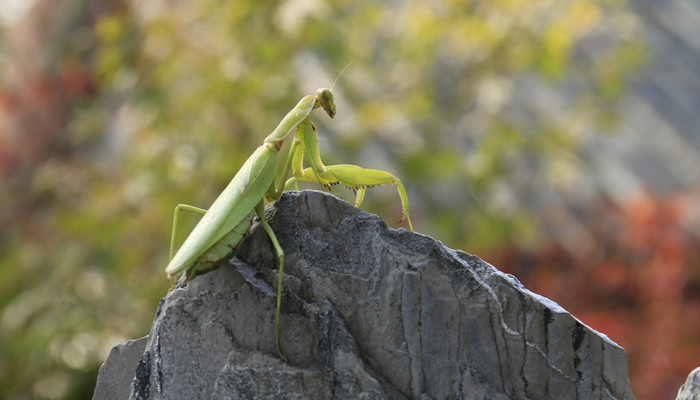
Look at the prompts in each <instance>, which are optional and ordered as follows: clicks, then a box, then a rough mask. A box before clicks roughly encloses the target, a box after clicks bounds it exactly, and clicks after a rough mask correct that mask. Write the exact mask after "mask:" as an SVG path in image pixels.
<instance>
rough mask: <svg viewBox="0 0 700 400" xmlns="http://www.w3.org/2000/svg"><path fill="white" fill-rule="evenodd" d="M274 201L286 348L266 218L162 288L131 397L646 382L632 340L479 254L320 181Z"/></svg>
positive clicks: (615, 390) (596, 392) (302, 395)
mask: <svg viewBox="0 0 700 400" xmlns="http://www.w3.org/2000/svg"><path fill="white" fill-rule="evenodd" d="M266 211H267V214H268V218H269V221H270V224H271V226H272V228H273V229H274V231H275V232H276V234H277V237H278V238H279V240H280V243H281V245H282V247H283V248H284V250H285V254H286V263H285V270H284V275H285V276H284V289H285V293H284V297H283V303H282V304H283V315H282V320H281V345H282V352H283V353H284V354H285V355H286V356H287V358H288V359H289V362H288V363H285V362H283V361H281V360H280V359H279V358H278V357H277V356H276V352H275V345H274V337H275V335H274V314H275V301H276V292H275V290H274V289H273V287H272V286H271V285H270V284H268V282H276V272H277V270H276V269H277V266H278V261H277V258H276V256H275V252H274V251H273V249H272V246H271V244H270V241H269V239H268V238H267V235H266V234H265V232H264V231H263V230H262V229H261V228H260V227H259V225H258V224H254V226H253V228H252V230H251V233H250V235H249V236H248V238H247V239H246V241H245V243H244V244H243V246H242V248H241V250H240V251H239V254H238V255H237V257H238V258H234V259H232V260H231V262H230V263H229V264H226V265H224V266H223V267H221V268H219V269H217V270H215V271H213V272H210V273H208V274H205V275H202V276H199V277H197V278H195V279H194V280H193V281H191V282H189V283H188V284H187V285H186V286H185V287H181V286H180V285H178V287H177V288H176V289H175V290H173V291H171V292H170V293H169V294H168V295H167V296H166V297H165V298H164V299H163V300H162V301H161V304H160V307H159V308H158V311H157V312H156V317H155V320H154V323H153V327H152V330H151V333H150V334H149V336H148V339H147V340H148V343H147V344H146V346H145V350H144V351H143V352H142V353H141V355H140V357H139V358H138V359H136V358H135V357H132V358H131V361H130V362H131V363H132V364H133V365H132V366H131V371H135V372H133V376H134V379H133V381H132V384H131V395H132V397H133V398H137V399H160V398H164V399H165V398H227V399H228V398H230V399H263V398H289V399H306V398H310V399H329V398H336V399H405V398H411V399H563V398H566V399H592V398H595V399H633V398H634V397H633V396H632V393H631V390H630V386H629V380H628V377H627V356H626V354H625V352H624V350H623V349H622V348H621V347H619V346H618V345H616V344H615V343H613V342H612V341H610V340H609V339H608V338H607V337H606V336H605V335H602V334H600V333H598V332H596V331H594V330H593V329H591V328H589V327H587V326H586V325H584V324H583V323H581V322H580V321H578V320H577V319H576V318H574V317H573V316H572V315H571V314H569V313H567V312H566V311H565V310H564V309H562V308H561V307H560V306H558V305H557V304H556V303H554V302H552V301H550V300H548V299H546V298H543V297H541V296H539V295H537V294H534V293H532V292H530V291H528V290H527V289H525V288H524V287H523V286H522V285H521V284H520V283H519V282H518V281H517V280H516V279H515V278H514V277H512V276H509V275H506V274H503V273H501V272H500V271H498V270H497V269H496V268H494V267H493V266H491V265H489V264H487V263H486V262H484V261H482V260H481V259H479V258H478V257H475V256H472V255H469V254H467V253H464V252H462V251H455V250H452V249H449V248H447V247H445V246H444V245H442V244H441V243H440V242H437V241H435V240H434V239H432V238H430V237H428V236H424V235H421V234H417V233H411V232H408V231H406V230H404V229H398V230H395V229H388V228H387V227H386V225H385V224H384V222H383V221H382V220H381V219H380V218H379V217H377V216H375V215H372V214H369V213H367V212H364V211H362V210H360V209H357V208H354V207H352V206H351V205H349V204H348V203H346V202H344V201H342V200H340V199H338V198H336V197H334V196H332V195H330V194H327V193H323V192H314V191H304V192H287V193H285V194H284V195H283V196H282V198H281V199H280V200H279V201H278V202H277V203H275V204H274V205H273V206H270V207H268V208H267V210H266ZM252 266H255V267H252ZM112 358H113V357H112V355H110V358H109V359H108V361H107V362H106V363H105V364H107V363H110V362H111V363H114V362H115V361H114V360H111V359H112ZM102 375H103V373H102V370H101V376H100V381H99V382H100V383H101V384H102V385H104V384H106V380H107V379H105V378H104V377H103V376H102ZM120 382H121V381H120ZM100 390H101V388H100V385H99V383H98V388H97V389H96V392H95V394H96V398H98V397H97V394H98V392H99V391H100Z"/></svg>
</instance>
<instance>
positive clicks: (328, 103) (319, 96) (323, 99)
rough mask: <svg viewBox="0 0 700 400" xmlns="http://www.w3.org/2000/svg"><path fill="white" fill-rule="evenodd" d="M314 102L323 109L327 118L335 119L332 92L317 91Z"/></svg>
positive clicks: (325, 89) (327, 90)
mask: <svg viewBox="0 0 700 400" xmlns="http://www.w3.org/2000/svg"><path fill="white" fill-rule="evenodd" d="M316 101H317V102H318V103H319V104H320V105H321V107H323V110H324V111H326V114H328V116H329V117H331V118H333V117H335V101H334V100H333V92H331V90H330V89H327V88H321V89H318V91H317V92H316Z"/></svg>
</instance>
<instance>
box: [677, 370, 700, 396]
mask: <svg viewBox="0 0 700 400" xmlns="http://www.w3.org/2000/svg"><path fill="white" fill-rule="evenodd" d="M676 400H700V367H698V368H695V369H694V370H693V371H692V372H691V373H690V375H688V379H687V380H686V381H685V384H684V385H683V386H681V388H680V390H678V397H676Z"/></svg>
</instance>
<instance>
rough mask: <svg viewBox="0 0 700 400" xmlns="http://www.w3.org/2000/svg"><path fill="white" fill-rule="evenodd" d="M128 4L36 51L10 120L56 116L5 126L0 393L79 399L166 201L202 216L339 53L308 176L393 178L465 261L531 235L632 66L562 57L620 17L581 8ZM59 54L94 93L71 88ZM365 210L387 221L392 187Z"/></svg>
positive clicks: (623, 58)
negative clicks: (534, 193)
mask: <svg viewBox="0 0 700 400" xmlns="http://www.w3.org/2000/svg"><path fill="white" fill-rule="evenodd" d="M135 4H137V5H135V6H134V7H133V8H130V7H125V6H122V7H115V8H114V11H112V12H111V13H108V14H103V15H100V16H99V18H98V19H97V22H96V23H95V25H94V26H92V25H89V26H77V27H75V32H78V30H80V33H81V35H85V36H89V40H88V41H87V43H90V46H88V47H89V48H87V49H85V48H80V49H74V48H71V47H70V46H68V47H66V46H64V45H65V43H60V40H63V39H61V37H52V38H46V40H47V41H50V40H53V41H56V42H57V43H55V49H52V54H58V55H56V56H55V57H56V58H57V59H58V60H59V61H60V62H58V61H57V65H59V66H60V67H59V68H58V69H59V70H60V71H59V72H56V71H55V70H48V71H44V73H45V74H46V76H48V77H50V78H51V79H53V80H54V81H55V82H56V85H57V86H56V87H57V88H58V89H56V90H57V93H58V94H57V95H51V94H50V93H49V94H47V93H46V92H41V93H39V95H37V96H36V97H30V100H26V101H25V102H23V103H22V102H20V106H19V107H17V108H13V109H12V110H11V114H12V115H15V116H17V115H25V116H26V115H36V113H38V112H42V111H46V112H49V111H51V112H54V111H55V110H59V112H60V113H61V114H60V115H61V118H59V119H58V120H56V121H55V122H54V123H53V124H52V125H51V126H49V127H46V126H37V125H34V124H35V123H37V122H36V121H34V120H32V119H31V118H19V117H18V118H17V120H18V121H20V122H18V125H17V126H19V128H17V130H18V132H23V131H27V132H29V131H31V132H38V135H39V141H38V142H36V143H40V144H39V145H34V146H39V149H38V150H36V151H34V152H32V153H21V157H19V158H16V159H15V158H13V157H16V154H12V153H11V152H10V150H7V149H9V148H7V149H6V150H5V151H3V150H0V168H2V170H0V176H3V177H4V178H3V179H4V181H3V195H2V197H3V199H2V201H3V207H2V208H1V209H0V222H2V223H3V226H4V227H5V229H4V230H3V231H2V233H0V254H2V258H1V259H0V273H1V274H2V276H3V279H2V280H1V281H0V289H1V290H0V343H2V344H0V360H2V362H1V363H0V392H2V393H4V394H6V395H7V396H8V398H20V399H21V398H71V397H73V396H76V393H79V392H80V391H81V390H83V391H84V389H81V388H84V386H85V379H86V378H85V377H86V376H94V373H95V369H96V368H97V366H98V365H99V363H100V362H102V361H103V360H104V358H105V357H106V355H107V351H108V349H109V348H110V346H112V345H114V344H116V343H118V342H119V341H124V340H126V339H128V338H136V337H139V336H141V335H145V334H146V333H147V329H148V326H149V325H150V323H151V320H152V317H153V313H154V311H155V307H156V306H157V299H158V298H159V297H161V296H162V295H164V294H165V293H166V291H167V289H168V285H169V283H168V282H167V281H166V279H165V275H164V273H163V269H164V267H165V265H166V261H167V257H168V243H169V232H170V224H171V218H172V210H173V208H174V207H175V205H176V204H177V203H179V202H181V203H188V204H193V205H199V206H202V207H206V206H207V205H208V204H210V203H211V201H212V200H213V199H214V198H215V196H216V195H217V194H218V193H219V192H220V191H221V190H222V189H223V187H224V186H225V185H226V183H227V182H228V180H229V179H230V178H231V177H232V176H233V175H234V174H235V173H236V171H237V169H238V168H239V166H240V165H241V164H242V163H243V161H244V160H245V159H246V158H247V157H248V155H250V153H251V152H252V151H253V150H254V148H255V147H256V146H257V145H259V144H260V142H261V140H262V138H264V137H265V136H266V135H267V134H268V133H269V132H270V131H271V130H272V128H274V127H275V126H276V125H277V123H278V122H279V120H280V119H281V118H282V116H283V115H284V114H285V113H286V112H287V111H289V110H290V109H291V108H292V107H293V106H294V104H296V102H297V101H298V99H299V98H301V96H302V95H305V94H310V93H314V91H315V90H316V88H317V87H321V86H327V85H329V84H330V83H327V82H326V78H325V77H324V74H323V73H325V74H327V75H328V80H331V81H332V80H333V79H334V78H335V74H336V73H337V71H340V70H341V69H342V67H343V66H344V65H346V64H347V63H348V62H349V61H351V60H355V63H354V64H353V65H352V66H351V67H350V68H349V69H348V70H347V71H346V72H345V73H344V75H343V76H342V77H340V79H339V80H338V83H337V85H336V87H335V90H334V91H335V94H336V101H337V104H338V116H337V117H336V119H335V120H333V121H331V120H329V119H328V118H324V117H323V116H319V117H317V118H315V120H316V121H317V124H318V127H319V136H320V140H321V147H322V155H323V156H324V161H326V163H327V164H332V163H337V162H347V163H356V164H360V165H362V166H365V167H368V168H379V169H385V170H387V171H390V172H392V173H393V174H395V175H396V176H397V177H400V178H401V180H402V181H403V182H404V184H405V186H406V188H407V190H408V196H409V200H410V201H411V216H412V218H413V220H414V226H415V227H416V229H417V230H418V231H420V232H424V233H427V234H431V235H433V236H435V237H437V238H439V239H440V240H442V241H444V242H445V243H446V244H448V245H450V246H452V247H457V248H464V249H466V250H469V251H475V250H484V249H489V248H493V247H494V246H498V245H499V244H502V243H504V242H511V241H518V240H519V238H522V237H524V236H526V237H533V236H535V235H534V233H535V232H536V231H537V229H536V218H535V217H534V216H533V215H531V214H529V213H528V212H527V211H526V210H524V209H523V208H522V206H521V204H520V202H519V201H518V200H517V199H518V198H520V197H521V196H524V195H526V194H527V191H528V190H530V188H532V187H534V186H536V185H557V184H566V183H569V182H571V180H572V179H573V178H575V176H576V173H577V172H578V171H579V170H580V165H579V164H580V163H579V161H578V160H577V159H576V158H575V157H574V156H572V151H573V150H575V149H576V147H577V145H578V144H579V142H580V140H581V139H582V138H583V137H585V134H587V133H588V132H591V131H592V130H594V129H596V128H597V127H599V126H600V125H599V124H600V123H601V121H608V120H609V107H607V106H608V105H609V104H611V102H612V101H614V99H615V97H616V96H618V95H619V94H620V93H622V91H623V89H624V79H623V76H624V75H625V74H627V73H628V71H630V70H631V69H633V68H634V67H635V65H636V64H637V62H638V61H639V60H640V54H641V50H640V47H639V46H638V45H637V44H635V43H628V42H625V41H623V40H621V39H619V38H615V37H608V40H607V44H606V45H605V46H604V47H605V48H604V49H603V50H601V51H603V52H604V54H605V60H604V62H601V61H599V60H596V61H595V62H594V60H586V59H585V58H584V57H579V56H578V53H577V51H578V50H577V46H580V43H581V41H582V40H583V39H586V38H589V37H591V36H594V35H603V32H605V31H604V29H603V26H604V25H602V24H601V18H602V15H603V13H604V12H606V15H615V12H616V9H615V8H614V7H613V6H609V5H604V4H601V3H599V2H595V1H590V0H575V1H571V2H564V3H552V2H551V1H543V0H534V1H527V2H526V1H514V0H499V1H495V2H494V1H488V2H487V1H470V2H463V1H444V2H422V1H405V2H390V3H386V2H382V1H363V2H357V1H341V2H328V1H323V0H309V1H303V0H287V1H282V2H270V1H223V0H207V1H198V2H166V1H148V2H135ZM607 18H612V17H607ZM62 48H68V49H69V50H65V51H66V52H68V51H69V52H70V53H71V59H80V60H82V61H80V63H79V64H80V65H79V68H78V70H79V71H82V74H83V75H80V76H82V77H83V78H84V79H86V80H88V81H89V84H90V86H91V87H92V89H90V88H83V89H80V90H74V89H71V88H72V86H70V83H71V82H74V80H70V79H69V78H70V76H69V75H66V74H63V72H65V71H72V69H71V68H74V67H75V65H74V64H75V63H73V64H71V63H69V62H64V56H65V55H64V54H63V53H62V51H61V50H56V49H62ZM312 62H316V63H319V64H320V65H321V66H322V70H323V71H320V70H319V69H317V68H316V67H315V66H314V65H312V64H311V63H312ZM46 76H40V75H39V76H34V77H33V78H32V79H36V81H42V82H43V80H45V79H47V78H46ZM572 81H573V82H577V83H578V84H577V85H570V84H569V83H568V82H572ZM52 82H53V81H52ZM25 83H26V86H25V88H24V89H22V90H25V89H26V88H30V87H34V86H32V85H33V82H25ZM331 83H332V82H331ZM20 89H21V88H20ZM559 89H562V91H563V92H565V93H566V96H562V97H561V98H557V101H556V102H555V104H554V105H552V104H551V102H550V103H548V102H547V96H548V95H551V94H552V93H553V92H555V91H556V90H559ZM564 89H566V90H564ZM17 93H18V92H13V91H12V89H10V88H9V86H8V89H6V91H5V93H4V94H5V95H6V96H14V95H17V96H19V95H18V94H17ZM42 96H43V97H42ZM20 97H21V96H19V97H18V98H20ZM32 99H33V100H32ZM523 104H525V105H524V106H523ZM598 104H605V105H606V107H602V108H599V107H598ZM516 106H517V107H516ZM52 115H53V114H52ZM57 126H58V127H60V129H59V130H56V129H55V128H56V127H57ZM56 132H58V133H56ZM8 137H9V136H0V139H4V140H5V141H7V142H8V143H10V142H9V140H8V139H7V138H8ZM27 146H28V145H27ZM8 160H9V161H8ZM10 161H11V162H10ZM311 187H313V186H311ZM365 204H366V206H365V207H364V208H366V209H368V210H370V211H372V212H377V213H379V214H380V215H382V216H383V217H384V218H385V219H386V220H387V221H389V223H390V224H391V222H393V221H397V220H399V219H400V207H399V205H398V201H397V199H396V196H395V190H394V188H377V189H374V190H371V191H369V192H368V194H367V197H366V203H365ZM194 221H195V219H194V217H193V218H192V220H191V223H192V224H193V223H194ZM186 233H187V232H181V233H180V236H181V239H182V237H184V235H185V234H186ZM88 396H89V395H88Z"/></svg>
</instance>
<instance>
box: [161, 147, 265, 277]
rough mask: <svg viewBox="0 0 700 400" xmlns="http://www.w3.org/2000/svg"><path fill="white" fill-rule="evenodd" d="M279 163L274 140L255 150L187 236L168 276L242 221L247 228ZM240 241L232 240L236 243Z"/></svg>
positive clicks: (186, 266)
mask: <svg viewBox="0 0 700 400" xmlns="http://www.w3.org/2000/svg"><path fill="white" fill-rule="evenodd" d="M276 164H277V152H276V150H275V146H274V145H273V144H271V143H265V144H263V145H262V146H260V147H258V148H257V149H256V150H255V152H253V154H252V155H251V156H250V158H248V160H247V161H246V162H245V164H243V166H242V167H241V169H240V170H239V171H238V173H237V174H236V176H234V177H233V179H231V182H230V183H229V184H228V186H227V187H226V189H224V191H223V192H221V194H220V195H219V197H218V198H217V199H216V200H214V203H213V204H212V205H211V207H209V210H207V212H206V213H205V214H204V216H203V217H202V219H201V220H199V223H197V225H196V226H195V227H194V229H193V230H192V232H191V233H190V235H189V236H188V237H187V239H185V242H184V243H183V244H182V247H180V249H179V250H178V251H177V253H176V254H175V256H174V257H173V259H172V260H171V261H170V263H169V264H168V266H167V268H166V269H165V272H166V273H167V274H168V276H174V275H176V274H178V273H180V272H181V271H183V270H185V269H187V268H189V267H190V266H191V265H192V264H193V263H195V261H197V259H198V258H199V257H200V256H202V255H203V254H204V253H205V252H206V251H207V250H209V248H211V247H212V246H213V245H215V244H216V243H217V242H219V241H220V240H221V239H222V238H223V237H224V236H226V235H227V234H228V233H229V232H231V231H232V230H233V229H234V228H236V227H239V226H241V225H242V226H243V227H244V228H245V230H247V227H248V226H249V225H250V222H251V221H252V218H253V215H254V210H255V206H256V205H257V204H258V203H259V202H260V201H262V200H261V199H262V198H263V196H264V194H265V191H266V190H267V189H268V187H270V184H271V183H272V182H273V180H274V176H275V168H276ZM246 219H247V225H245V222H246ZM242 223H244V224H242ZM241 239H242V235H241ZM241 239H239V240H238V241H240V240H241ZM237 244H238V243H230V245H232V246H234V247H235V245H237Z"/></svg>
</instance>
